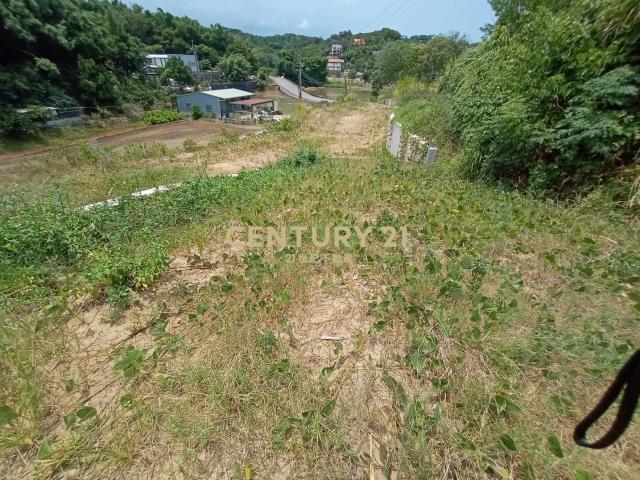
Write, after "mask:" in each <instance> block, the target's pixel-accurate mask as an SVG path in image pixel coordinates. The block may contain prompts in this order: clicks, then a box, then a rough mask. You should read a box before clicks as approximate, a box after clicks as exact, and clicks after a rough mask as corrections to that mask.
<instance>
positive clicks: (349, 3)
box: [130, 0, 494, 41]
mask: <svg viewBox="0 0 640 480" xmlns="http://www.w3.org/2000/svg"><path fill="white" fill-rule="evenodd" d="M130 3H137V4H138V5H141V6H142V7H144V8H146V9H148V10H151V11H155V10H156V9H157V8H162V9H163V10H164V11H165V12H170V13H172V14H174V15H177V16H183V15H186V16H188V17H191V18H194V19H196V20H198V21H199V22H200V23H202V24H203V25H207V26H208V25H211V24H215V23H219V24H221V25H224V26H225V27H229V28H238V29H240V30H242V31H245V32H248V33H254V34H256V35H274V34H279V33H299V34H301V35H313V36H320V37H328V36H330V35H331V34H333V33H337V32H339V31H342V30H351V31H352V32H353V33H358V32H369V31H372V30H378V29H380V28H382V27H389V28H393V29H395V30H398V31H399V32H400V33H402V34H403V35H408V36H410V35H419V34H436V33H451V32H460V33H462V34H464V35H466V36H467V38H468V39H469V40H471V41H477V40H480V37H481V32H480V27H482V26H483V25H485V24H487V23H491V22H493V20H494V15H493V11H492V10H491V7H490V6H489V3H488V1H487V0H322V1H319V0H135V1H131V2H130Z"/></svg>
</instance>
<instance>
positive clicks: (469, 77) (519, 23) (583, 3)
mask: <svg viewBox="0 0 640 480" xmlns="http://www.w3.org/2000/svg"><path fill="white" fill-rule="evenodd" d="M493 3H494V4H495V5H494V6H496V8H497V14H498V16H499V19H498V22H497V24H496V26H495V27H494V28H493V32H492V34H491V35H490V37H489V38H487V39H486V40H485V41H484V42H483V43H482V44H480V45H479V46H478V47H477V48H475V49H473V50H471V51H469V52H468V53H467V54H466V55H464V56H463V57H461V58H460V59H459V60H458V61H457V62H456V64H455V65H454V66H453V68H451V69H450V70H449V71H448V72H447V73H446V75H445V77H444V79H443V81H442V82H441V91H443V92H447V93H450V94H451V95H452V98H453V113H454V129H455V131H456V133H457V134H459V135H460V136H461V137H462V138H463V139H464V142H465V156H464V165H465V168H466V171H467V172H468V174H470V175H471V176H473V177H477V176H485V177H491V178H496V179H500V180H506V181H509V182H511V183H514V184H518V185H530V186H532V187H534V188H537V189H550V188H558V187H561V186H562V187H564V188H566V189H568V188H573V187H575V186H578V185H584V184H585V183H592V182H596V181H598V180H599V179H601V178H602V177H603V176H605V175H607V174H609V173H611V172H612V171H613V170H614V168H615V167H617V166H620V165H625V164H629V163H630V162H633V161H636V160H637V159H638V150H639V147H640V97H639V94H638V87H639V86H640V56H639V55H638V52H640V5H639V4H638V3H637V2H636V1H634V0H597V1H594V0H577V1H574V2H557V1H555V0H545V1H537V2H533V1H528V2H511V1H501V2H493Z"/></svg>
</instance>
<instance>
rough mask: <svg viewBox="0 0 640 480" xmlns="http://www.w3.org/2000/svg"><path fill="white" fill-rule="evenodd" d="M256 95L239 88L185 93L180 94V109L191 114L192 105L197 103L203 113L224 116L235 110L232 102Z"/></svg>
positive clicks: (178, 99) (178, 100)
mask: <svg viewBox="0 0 640 480" xmlns="http://www.w3.org/2000/svg"><path fill="white" fill-rule="evenodd" d="M254 95H255V93H251V92H245V91H244V90H239V89H237V88H224V89H222V90H206V91H202V92H193V93H185V94H184V95H178V98H177V102H178V111H179V112H181V113H187V114H189V113H191V108H192V106H193V105H197V106H198V108H199V109H200V111H201V112H202V114H203V115H206V116H210V117H216V118H224V117H225V116H226V115H228V114H230V113H231V112H233V111H235V107H234V105H232V103H231V102H233V101H238V100H249V99H250V98H251V97H253V96H254Z"/></svg>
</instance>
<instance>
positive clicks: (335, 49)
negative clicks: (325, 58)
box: [331, 43, 342, 55]
mask: <svg viewBox="0 0 640 480" xmlns="http://www.w3.org/2000/svg"><path fill="white" fill-rule="evenodd" d="M331 55H342V45H340V44H339V43H336V44H333V45H331Z"/></svg>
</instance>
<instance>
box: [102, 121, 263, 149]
mask: <svg viewBox="0 0 640 480" xmlns="http://www.w3.org/2000/svg"><path fill="white" fill-rule="evenodd" d="M258 130H262V128H261V127H257V126H249V125H229V124H224V123H221V122H215V121H212V120H197V121H193V120H185V121H182V122H172V123H167V124H164V125H155V126H152V127H146V128H142V129H136V130H133V131H129V132H122V133H117V134H115V135H103V136H100V137H97V138H94V139H93V140H92V143H95V144H96V145H106V146H111V147H123V146H125V145H129V144H131V143H163V144H165V145H166V146H167V147H170V148H174V147H179V146H182V144H183V142H184V141H185V140H187V139H191V140H193V141H194V142H196V143H197V144H199V145H205V144H207V143H209V142H210V141H212V140H215V139H216V138H220V137H221V136H224V135H232V134H240V135H241V134H246V133H251V132H255V131H258Z"/></svg>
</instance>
